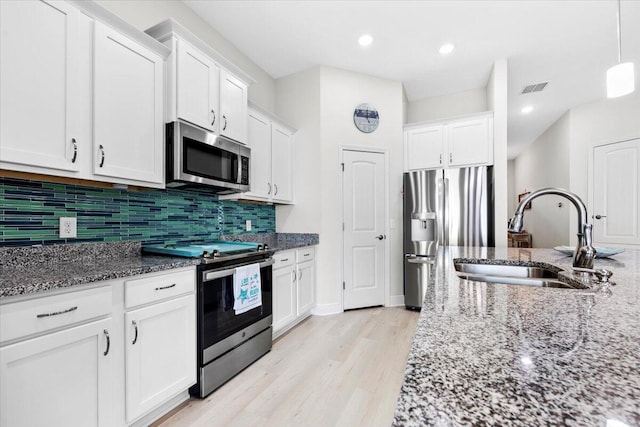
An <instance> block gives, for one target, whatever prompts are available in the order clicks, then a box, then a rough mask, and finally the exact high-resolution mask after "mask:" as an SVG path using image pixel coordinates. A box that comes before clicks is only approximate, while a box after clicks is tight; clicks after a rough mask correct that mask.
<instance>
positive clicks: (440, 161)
mask: <svg viewBox="0 0 640 427" xmlns="http://www.w3.org/2000/svg"><path fill="white" fill-rule="evenodd" d="M440 164H442V154H440Z"/></svg>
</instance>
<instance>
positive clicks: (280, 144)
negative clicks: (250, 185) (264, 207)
mask: <svg viewBox="0 0 640 427" xmlns="http://www.w3.org/2000/svg"><path fill="white" fill-rule="evenodd" d="M254 161H260V159H256V160H254ZM271 176H272V178H273V195H272V199H273V201H275V202H282V203H291V202H293V133H292V132H291V131H290V130H289V129H287V128H285V127H283V126H280V125H279V124H278V123H272V125H271Z"/></svg>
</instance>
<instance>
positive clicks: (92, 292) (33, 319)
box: [0, 285, 112, 342]
mask: <svg viewBox="0 0 640 427" xmlns="http://www.w3.org/2000/svg"><path fill="white" fill-rule="evenodd" d="M111 305H112V296H111V285H109V286H103V287H100V288H94V289H87V290H85V291H77V292H67V293H64V294H58V295H52V296H47V297H43V298H36V299H32V300H28V301H22V302H17V303H14V304H5V305H2V306H0V342H5V341H9V340H15V339H18V338H22V337H26V336H29V335H33V334H37V333H41V332H45V331H48V330H51V329H56V328H61V327H65V326H70V325H73V324H76V323H80V322H84V321H86V320H89V319H93V318H96V317H100V316H105V315H108V314H109V313H111Z"/></svg>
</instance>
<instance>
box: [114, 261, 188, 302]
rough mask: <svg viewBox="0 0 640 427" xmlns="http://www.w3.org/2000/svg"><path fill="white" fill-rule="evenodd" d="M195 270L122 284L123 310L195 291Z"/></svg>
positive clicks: (154, 276) (158, 275)
mask: <svg viewBox="0 0 640 427" xmlns="http://www.w3.org/2000/svg"><path fill="white" fill-rule="evenodd" d="M195 284H196V275H195V269H190V270H187V271H185V270H182V271H177V272H171V273H164V274H155V275H153V276H146V277H142V278H140V279H132V280H127V281H126V282H124V301H125V304H124V305H125V308H131V307H135V306H138V305H142V304H148V303H150V302H154V301H159V300H163V299H166V298H171V297H174V296H177V295H183V294H186V293H189V292H193V291H194V290H195Z"/></svg>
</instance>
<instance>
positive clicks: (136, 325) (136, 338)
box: [131, 320, 138, 345]
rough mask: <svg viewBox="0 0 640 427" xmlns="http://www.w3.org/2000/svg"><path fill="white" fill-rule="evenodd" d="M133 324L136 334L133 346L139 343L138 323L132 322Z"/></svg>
mask: <svg viewBox="0 0 640 427" xmlns="http://www.w3.org/2000/svg"><path fill="white" fill-rule="evenodd" d="M131 324H132V325H133V330H134V332H135V336H134V337H133V342H132V343H131V345H135V343H137V342H138V323H137V322H136V321H135V320H132V321H131Z"/></svg>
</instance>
